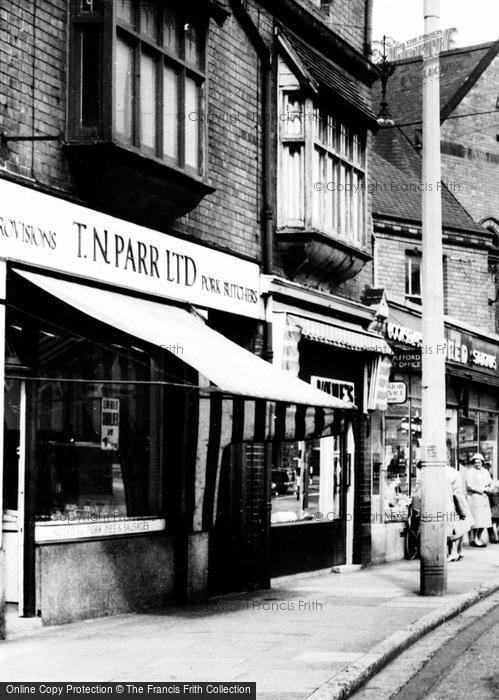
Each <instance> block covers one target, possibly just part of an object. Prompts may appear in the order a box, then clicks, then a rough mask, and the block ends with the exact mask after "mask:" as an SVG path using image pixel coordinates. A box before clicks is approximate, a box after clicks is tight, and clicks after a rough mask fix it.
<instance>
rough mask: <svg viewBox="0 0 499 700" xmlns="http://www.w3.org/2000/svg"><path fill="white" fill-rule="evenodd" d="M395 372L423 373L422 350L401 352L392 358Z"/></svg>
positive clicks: (395, 353)
mask: <svg viewBox="0 0 499 700" xmlns="http://www.w3.org/2000/svg"><path fill="white" fill-rule="evenodd" d="M392 371H393V372H409V373H410V372H421V350H419V349H418V348H414V349H410V350H399V349H397V350H396V352H394V354H393V357H392Z"/></svg>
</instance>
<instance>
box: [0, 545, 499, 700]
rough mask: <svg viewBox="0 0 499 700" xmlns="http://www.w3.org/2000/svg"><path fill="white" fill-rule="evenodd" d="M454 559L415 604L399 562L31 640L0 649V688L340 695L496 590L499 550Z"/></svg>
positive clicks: (411, 571) (295, 698)
mask: <svg viewBox="0 0 499 700" xmlns="http://www.w3.org/2000/svg"><path fill="white" fill-rule="evenodd" d="M464 554H465V556H464V559H463V560H462V561H460V562H455V563H450V564H449V566H448V592H447V594H446V595H445V596H442V597H422V596H420V595H419V593H418V588H419V561H399V562H395V563H391V564H385V565H381V566H375V567H370V568H367V569H362V570H355V567H352V568H349V567H345V568H344V569H341V567H340V570H341V573H331V572H318V573H314V574H313V575H299V576H294V577H286V578H283V579H277V580H275V581H274V582H273V588H272V589H271V590H268V591H261V592H258V593H246V594H237V595H235V594H234V595H230V596H224V597H220V598H216V599H211V600H210V601H209V602H208V603H206V604H203V605H198V606H189V607H176V608H168V609H165V610H164V611H162V612H157V611H154V612H151V613H148V614H135V615H120V616H116V617H109V618H99V619H96V620H88V621H84V622H78V623H73V624H69V625H64V626H61V627H51V628H42V629H40V630H39V631H37V632H33V631H31V632H30V636H27V637H18V638H15V639H11V640H8V641H5V642H0V681H22V682H28V681H74V682H77V681H79V682H84V681H86V682H92V681H94V682H97V681H98V682H103V681H120V682H122V681H124V682H126V681H128V682H132V681H137V682H151V681H153V682H154V681H191V682H197V681H224V682H227V681H229V682H234V681H238V682H242V681H256V684H257V697H258V698H259V700H303V699H304V698H310V699H311V700H326V699H327V700H336V699H340V698H346V697H348V696H349V695H350V694H352V693H353V692H354V691H355V690H356V689H357V688H358V687H359V686H360V685H361V684H362V683H363V682H365V681H367V680H368V679H369V678H371V677H372V676H373V675H374V674H375V673H376V672H377V671H379V670H380V669H381V668H382V667H383V666H385V665H386V664H387V663H388V662H389V661H390V660H391V659H392V658H394V657H395V656H396V655H397V654H399V653H401V652H402V651H403V650H404V649H406V648H407V647H408V646H410V645H411V644H412V643H414V642H415V641H416V640H417V639H419V638H421V637H422V636H423V635H425V634H426V633H427V632H428V631H430V630H432V629H435V628H436V627H437V626H438V625H440V624H441V623H442V622H444V621H446V620H448V619H450V618H452V617H454V616H455V615H457V614H459V612H461V611H463V610H465V609H466V608H468V607H469V606H471V605H473V604H474V603H476V602H477V601H480V600H481V599H482V598H484V597H485V596H487V595H490V594H491V593H493V592H495V591H496V590H499V545H497V546H494V545H489V546H488V547H487V548H486V549H476V550H475V549H470V548H465V550H464ZM17 634H19V632H17Z"/></svg>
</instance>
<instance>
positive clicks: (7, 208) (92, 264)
mask: <svg viewBox="0 0 499 700" xmlns="http://www.w3.org/2000/svg"><path fill="white" fill-rule="evenodd" d="M0 258H4V259H7V260H11V261H14V262H19V263H27V264H30V265H35V266H36V267H39V268H44V269H46V270H48V271H52V272H61V273H66V274H69V275H75V276H77V277H80V278H83V279H86V280H94V281H98V282H104V283H105V284H110V285H116V286H118V287H121V288H124V289H130V290H134V291H137V292H142V293H145V294H151V295H154V296H159V297H162V298H165V299H172V300H176V301H182V302H185V303H190V304H193V305H195V306H199V307H202V308H214V309H219V310H221V311H228V312H231V313H233V314H239V315H241V316H248V317H251V318H261V316H262V302H261V299H260V287H259V281H260V268H259V266H258V265H257V264H256V263H253V262H249V261H246V260H241V259H240V258H236V257H235V256H233V255H229V254H228V253H222V252H219V251H215V250H212V249H211V248H207V247H205V246H201V245H197V244H196V243H193V242H192V241H187V240H183V239H181V238H177V237H175V236H170V235H167V234H164V233H160V232H159V231H154V230H152V229H149V228H145V227H143V226H137V225H136V224H132V223H130V222H128V221H124V220H122V219H118V218H115V217H113V216H108V215H107V214H102V213H101V212H98V211H94V210H92V209H87V208H86V207H82V206H80V205H77V204H73V203H71V202H67V201H65V200H63V199H59V198H58V197H53V196H50V195H47V194H43V193H42V192H37V191H36V190H32V189H30V188H28V187H23V186H21V185H18V184H15V183H12V182H8V181H7V180H4V179H1V178H0Z"/></svg>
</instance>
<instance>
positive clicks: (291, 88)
mask: <svg viewBox="0 0 499 700" xmlns="http://www.w3.org/2000/svg"><path fill="white" fill-rule="evenodd" d="M291 102H294V103H295V104H296V103H297V102H300V103H301V104H300V109H299V111H298V110H295V111H293V112H287V106H288V105H289V104H290V103H291ZM287 114H296V115H297V117H296V118H297V119H300V120H301V128H299V129H295V130H289V131H288V130H286V125H287V124H288V123H289V118H288V117H287V116H286V115H287ZM324 119H325V120H326V122H325V123H326V128H327V124H328V123H332V124H333V125H334V126H335V128H336V127H338V128H339V132H338V133H339V137H338V139H339V145H340V147H339V148H338V147H337V146H336V145H334V143H329V142H328V141H327V140H326V141H324V140H321V138H320V128H321V127H320V124H321V121H322V122H323V121H324ZM349 134H350V138H349V140H348V143H349V146H350V147H349V150H350V153H347V152H346V149H345V148H343V149H342V148H341V144H342V143H343V144H345V142H346V139H347V137H348V135H349ZM293 145H294V147H295V148H296V149H297V150H298V151H299V150H301V164H300V172H301V174H302V177H303V184H302V186H301V188H300V200H301V201H300V202H296V201H294V202H293V206H294V207H296V211H295V212H294V213H295V214H296V213H297V214H298V215H297V216H289V215H287V213H286V212H287V211H288V210H289V209H290V207H289V203H288V199H289V194H290V187H289V180H288V179H287V175H288V174H289V168H288V167H287V163H286V159H287V158H289V156H287V154H286V149H290V148H291V147H292V146H293ZM278 146H279V154H278V184H279V187H278V189H279V224H278V226H279V228H280V229H286V228H300V229H305V230H311V229H315V230H319V231H321V232H323V233H325V234H326V235H328V236H330V237H331V238H332V239H337V240H340V241H343V242H345V243H347V244H350V245H354V246H356V247H358V248H365V246H366V241H367V197H366V194H365V188H366V184H365V183H366V182H367V157H366V156H367V153H366V151H367V148H366V147H367V130H365V129H362V128H359V127H355V126H351V125H349V123H348V122H347V120H345V119H342V117H341V113H333V112H332V111H330V110H326V109H324V106H323V104H322V103H321V102H320V100H314V99H313V98H312V97H309V96H307V95H305V94H304V92H303V90H301V89H300V87H299V86H298V85H291V84H289V83H288V84H285V85H279V138H278ZM354 148H355V149H356V150H357V153H358V154H359V156H360V157H359V158H358V159H357V160H356V159H355V158H354V157H353V154H354ZM318 152H320V153H321V154H322V156H323V158H322V162H321V159H320V157H319V158H316V153H318ZM328 159H329V160H332V162H333V168H332V170H331V173H332V175H333V180H330V178H329V170H330V167H329V163H328ZM321 165H322V172H321ZM337 175H338V176H340V177H341V176H343V178H345V177H348V179H349V182H350V184H353V183H354V182H356V183H357V186H358V190H357V192H358V198H357V197H356V196H355V193H354V191H353V189H350V192H349V193H345V196H344V197H342V196H341V190H340V188H335V186H334V184H333V183H335V179H336V176H337ZM336 184H340V185H344V183H343V180H341V179H340V182H339V183H336ZM328 193H331V199H332V200H333V202H334V203H332V204H331V207H330V209H331V212H332V217H331V218H332V226H331V227H328V226H327V224H326V216H325V213H324V212H325V209H326V207H327V206H328V204H327V201H326V197H327V194H328ZM347 201H348V203H349V210H350V217H349V221H350V224H349V226H348V230H347V231H344V230H342V227H341V222H342V221H343V220H344V221H345V223H346V221H347V219H346V214H347V211H346V209H344V211H343V213H342V206H341V204H342V203H343V205H344V204H345V203H347ZM354 208H355V216H354ZM338 218H339V221H338ZM338 224H340V225H338ZM354 224H355V226H354ZM344 228H346V227H344ZM354 228H355V229H356V230H354Z"/></svg>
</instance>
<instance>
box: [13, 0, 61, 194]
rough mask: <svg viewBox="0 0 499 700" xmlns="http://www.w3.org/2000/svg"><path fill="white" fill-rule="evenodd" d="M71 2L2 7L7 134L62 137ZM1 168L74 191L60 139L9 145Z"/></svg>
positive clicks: (21, 1) (27, 0) (22, 0)
mask: <svg viewBox="0 0 499 700" xmlns="http://www.w3.org/2000/svg"><path fill="white" fill-rule="evenodd" d="M66 50H67V45H66V3H65V2H63V1H62V0H44V2H43V3H40V2H38V3H35V2H33V0H12V1H11V2H9V3H4V6H3V7H2V9H0V129H2V130H3V131H4V133H5V135H7V136H31V135H32V134H35V135H39V136H42V135H43V136H46V135H50V136H52V135H58V134H62V133H63V132H64V126H65V118H66V106H65V104H66V88H65V83H66ZM0 167H1V168H4V169H6V170H7V171H8V172H10V173H14V174H16V175H20V176H22V177H26V178H28V179H29V180H31V181H32V182H33V181H34V182H36V183H40V184H44V185H48V186H50V187H54V188H55V189H62V190H64V191H67V192H71V191H72V189H73V188H72V184H71V179H70V176H69V172H68V168H67V165H66V162H65V158H64V157H63V155H62V152H61V145H60V142H58V141H37V142H30V141H19V142H12V141H11V142H8V147H4V148H2V150H1V151H0Z"/></svg>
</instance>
